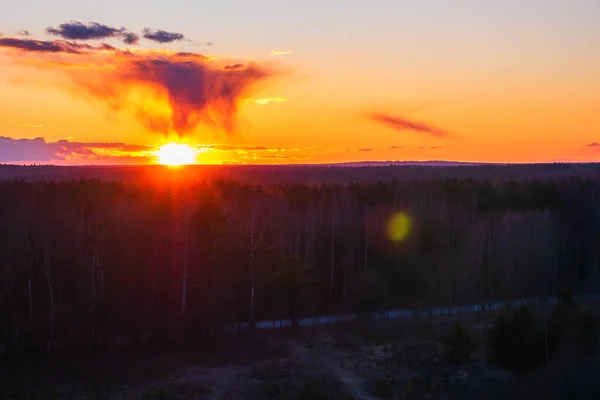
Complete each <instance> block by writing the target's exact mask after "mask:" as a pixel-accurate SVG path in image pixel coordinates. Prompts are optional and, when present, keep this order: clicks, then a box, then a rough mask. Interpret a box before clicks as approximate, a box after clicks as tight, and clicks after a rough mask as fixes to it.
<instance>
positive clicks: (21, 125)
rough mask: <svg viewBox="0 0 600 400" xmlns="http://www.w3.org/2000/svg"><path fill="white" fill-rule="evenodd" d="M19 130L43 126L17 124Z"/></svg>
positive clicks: (41, 126) (41, 125)
mask: <svg viewBox="0 0 600 400" xmlns="http://www.w3.org/2000/svg"><path fill="white" fill-rule="evenodd" d="M17 127H19V128H43V127H44V125H43V124H19V125H17Z"/></svg>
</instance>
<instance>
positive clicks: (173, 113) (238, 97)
mask: <svg viewBox="0 0 600 400" xmlns="http://www.w3.org/2000/svg"><path fill="white" fill-rule="evenodd" d="M117 58H118V60H117V62H116V65H115V68H113V69H105V68H98V69H95V70H93V71H90V70H86V71H77V70H75V71H72V72H71V76H72V77H73V78H74V82H75V84H76V85H77V87H78V88H79V89H80V92H81V93H82V94H84V95H86V96H88V97H92V98H93V99H96V100H100V101H101V102H103V103H105V104H106V105H108V106H109V108H110V109H111V110H115V111H117V110H122V111H125V112H133V116H134V117H135V118H136V119H138V121H140V122H141V123H142V124H143V125H144V126H145V127H146V128H147V129H149V130H151V131H154V132H160V133H165V134H168V133H177V134H179V135H186V134H190V133H192V132H194V131H195V130H196V129H197V128H198V126H199V125H200V124H204V125H207V126H209V127H213V128H220V129H223V130H225V131H226V132H229V133H231V132H233V131H234V130H235V128H236V125H237V124H236V119H237V118H236V117H237V112H238V104H239V102H241V101H242V100H243V99H244V98H247V97H248V96H249V92H250V90H251V89H252V87H253V86H254V85H255V84H256V83H258V82H259V81H263V80H265V79H267V78H269V77H270V76H272V75H273V72H272V71H270V70H268V69H266V68H264V67H261V66H258V65H250V66H247V67H246V68H244V69H236V70H224V69H222V68H219V67H218V66H216V65H213V63H208V62H206V61H204V59H203V58H200V57H198V58H197V59H193V58H189V57H181V56H165V55H162V54H154V55H152V54H137V55H134V56H132V57H119V56H118V57H117ZM139 90H142V91H143V92H144V93H147V94H148V96H151V97H152V98H153V99H154V100H155V101H156V102H157V103H160V104H162V105H163V109H168V110H169V112H167V113H165V112H157V111H156V108H151V107H148V106H147V103H146V102H145V100H144V99H143V98H139V96H138V97H136V96H135V93H136V92H138V91H139ZM129 94H132V95H131V96H129Z"/></svg>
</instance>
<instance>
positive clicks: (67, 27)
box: [46, 21, 140, 44]
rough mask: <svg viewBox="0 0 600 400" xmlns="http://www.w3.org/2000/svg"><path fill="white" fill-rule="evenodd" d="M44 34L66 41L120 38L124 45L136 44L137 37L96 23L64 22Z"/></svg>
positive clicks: (120, 29) (121, 29)
mask: <svg viewBox="0 0 600 400" xmlns="http://www.w3.org/2000/svg"><path fill="white" fill-rule="evenodd" d="M46 33H47V34H49V35H53V36H59V37H61V38H63V39H68V40H98V39H108V38H120V39H122V40H123V42H125V43H126V44H137V43H138V42H139V39H140V38H139V36H138V35H136V34H135V33H133V32H130V31H128V30H127V29H125V28H123V27H121V28H114V27H111V26H107V25H104V24H99V23H97V22H90V23H89V24H87V25H86V24H83V23H81V22H78V21H71V22H65V23H63V24H60V25H59V26H58V27H56V28H55V27H51V26H50V27H48V28H46Z"/></svg>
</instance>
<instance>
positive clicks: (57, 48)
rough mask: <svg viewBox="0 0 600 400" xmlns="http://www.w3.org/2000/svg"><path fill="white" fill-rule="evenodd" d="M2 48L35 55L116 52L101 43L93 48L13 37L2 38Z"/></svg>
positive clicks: (76, 44) (0, 39)
mask: <svg viewBox="0 0 600 400" xmlns="http://www.w3.org/2000/svg"><path fill="white" fill-rule="evenodd" d="M0 47H8V48H13V49H17V50H22V51H27V52H35V53H69V54H80V53H82V52H91V51H96V50H116V49H115V48H114V47H113V46H111V45H109V44H106V43H101V44H99V45H97V46H92V45H89V44H86V43H75V42H68V41H65V40H34V39H21V38H13V37H0Z"/></svg>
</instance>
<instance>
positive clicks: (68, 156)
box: [0, 136, 155, 162]
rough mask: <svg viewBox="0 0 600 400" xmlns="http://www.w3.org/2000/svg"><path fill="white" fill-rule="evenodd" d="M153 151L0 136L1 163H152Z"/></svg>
mask: <svg viewBox="0 0 600 400" xmlns="http://www.w3.org/2000/svg"><path fill="white" fill-rule="evenodd" d="M154 150H155V148H154V147H152V146H144V145H135V144H125V143H99V142H93V143H82V142H71V141H69V140H58V141H56V142H46V140H45V139H43V138H41V137H38V138H35V139H13V138H10V137H5V136H0V162H57V161H78V160H79V161H84V160H85V161H88V162H107V161H115V160H119V159H123V160H125V159H132V158H133V159H135V160H138V162H140V161H143V160H144V159H147V161H150V160H151V159H153V155H152V152H153V151H154Z"/></svg>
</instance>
